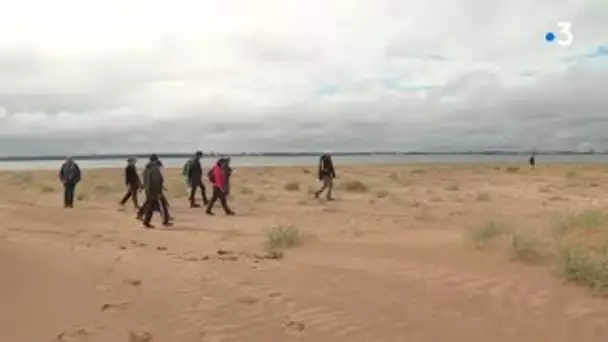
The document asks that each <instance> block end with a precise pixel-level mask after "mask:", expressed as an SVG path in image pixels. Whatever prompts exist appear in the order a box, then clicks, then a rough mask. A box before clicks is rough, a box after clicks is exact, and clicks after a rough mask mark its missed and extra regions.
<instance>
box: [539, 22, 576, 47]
mask: <svg viewBox="0 0 608 342" xmlns="http://www.w3.org/2000/svg"><path fill="white" fill-rule="evenodd" d="M557 26H558V27H559V28H560V30H559V32H558V33H557V34H555V33H553V32H547V33H546V34H545V40H546V41H547V42H549V43H553V42H557V43H558V44H559V45H561V46H568V45H570V44H572V41H573V40H574V35H573V34H572V23H569V22H567V21H560V22H558V23H557Z"/></svg>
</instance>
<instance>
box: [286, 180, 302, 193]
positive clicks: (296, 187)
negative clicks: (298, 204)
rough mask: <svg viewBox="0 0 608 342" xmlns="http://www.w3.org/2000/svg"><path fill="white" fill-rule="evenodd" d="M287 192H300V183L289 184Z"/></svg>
mask: <svg viewBox="0 0 608 342" xmlns="http://www.w3.org/2000/svg"><path fill="white" fill-rule="evenodd" d="M285 190H287V191H300V183H298V182H294V181H292V182H289V183H287V184H285Z"/></svg>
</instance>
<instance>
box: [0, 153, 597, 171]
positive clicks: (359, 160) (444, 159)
mask: <svg viewBox="0 0 608 342" xmlns="http://www.w3.org/2000/svg"><path fill="white" fill-rule="evenodd" d="M528 157H529V156H527V155H520V156H513V155H387V156H379V155H376V156H345V157H340V156H335V157H334V162H335V163H336V164H337V165H346V164H423V163H490V164H510V163H515V164H526V163H527V162H528ZM214 160H215V159H214V158H204V159H203V166H209V165H211V164H213V162H214ZM162 161H163V163H164V165H165V167H178V168H179V167H182V166H183V164H184V162H185V161H186V159H185V158H163V159H162ZM77 162H78V164H79V165H80V167H81V168H84V169H88V168H117V167H123V166H125V160H123V159H105V160H80V161H77ZM317 162H318V157H314V156H313V157H310V156H303V157H264V156H243V157H232V165H233V166H234V167H247V166H312V165H317ZM537 163H538V164H543V163H608V155H546V156H545V155H543V156H538V157H537ZM61 164H62V161H17V162H14V161H10V162H9V161H0V170H42V169H57V168H59V167H60V166H61ZM144 164H145V160H140V161H139V165H140V166H143V165H144Z"/></svg>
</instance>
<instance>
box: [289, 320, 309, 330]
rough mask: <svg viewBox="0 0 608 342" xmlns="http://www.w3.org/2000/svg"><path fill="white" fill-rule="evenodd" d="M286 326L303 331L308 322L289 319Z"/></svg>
mask: <svg viewBox="0 0 608 342" xmlns="http://www.w3.org/2000/svg"><path fill="white" fill-rule="evenodd" d="M285 327H286V328H288V329H292V330H296V331H303V330H304V329H305V328H306V324H304V323H303V322H298V321H289V322H288V323H287V324H285Z"/></svg>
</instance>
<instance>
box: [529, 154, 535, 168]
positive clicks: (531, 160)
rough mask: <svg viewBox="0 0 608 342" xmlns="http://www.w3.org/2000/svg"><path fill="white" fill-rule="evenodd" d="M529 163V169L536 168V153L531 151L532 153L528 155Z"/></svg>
mask: <svg viewBox="0 0 608 342" xmlns="http://www.w3.org/2000/svg"><path fill="white" fill-rule="evenodd" d="M528 162H529V163H530V170H533V169H535V168H536V153H535V152H533V153H532V155H531V156H530V160H529V161H528Z"/></svg>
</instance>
